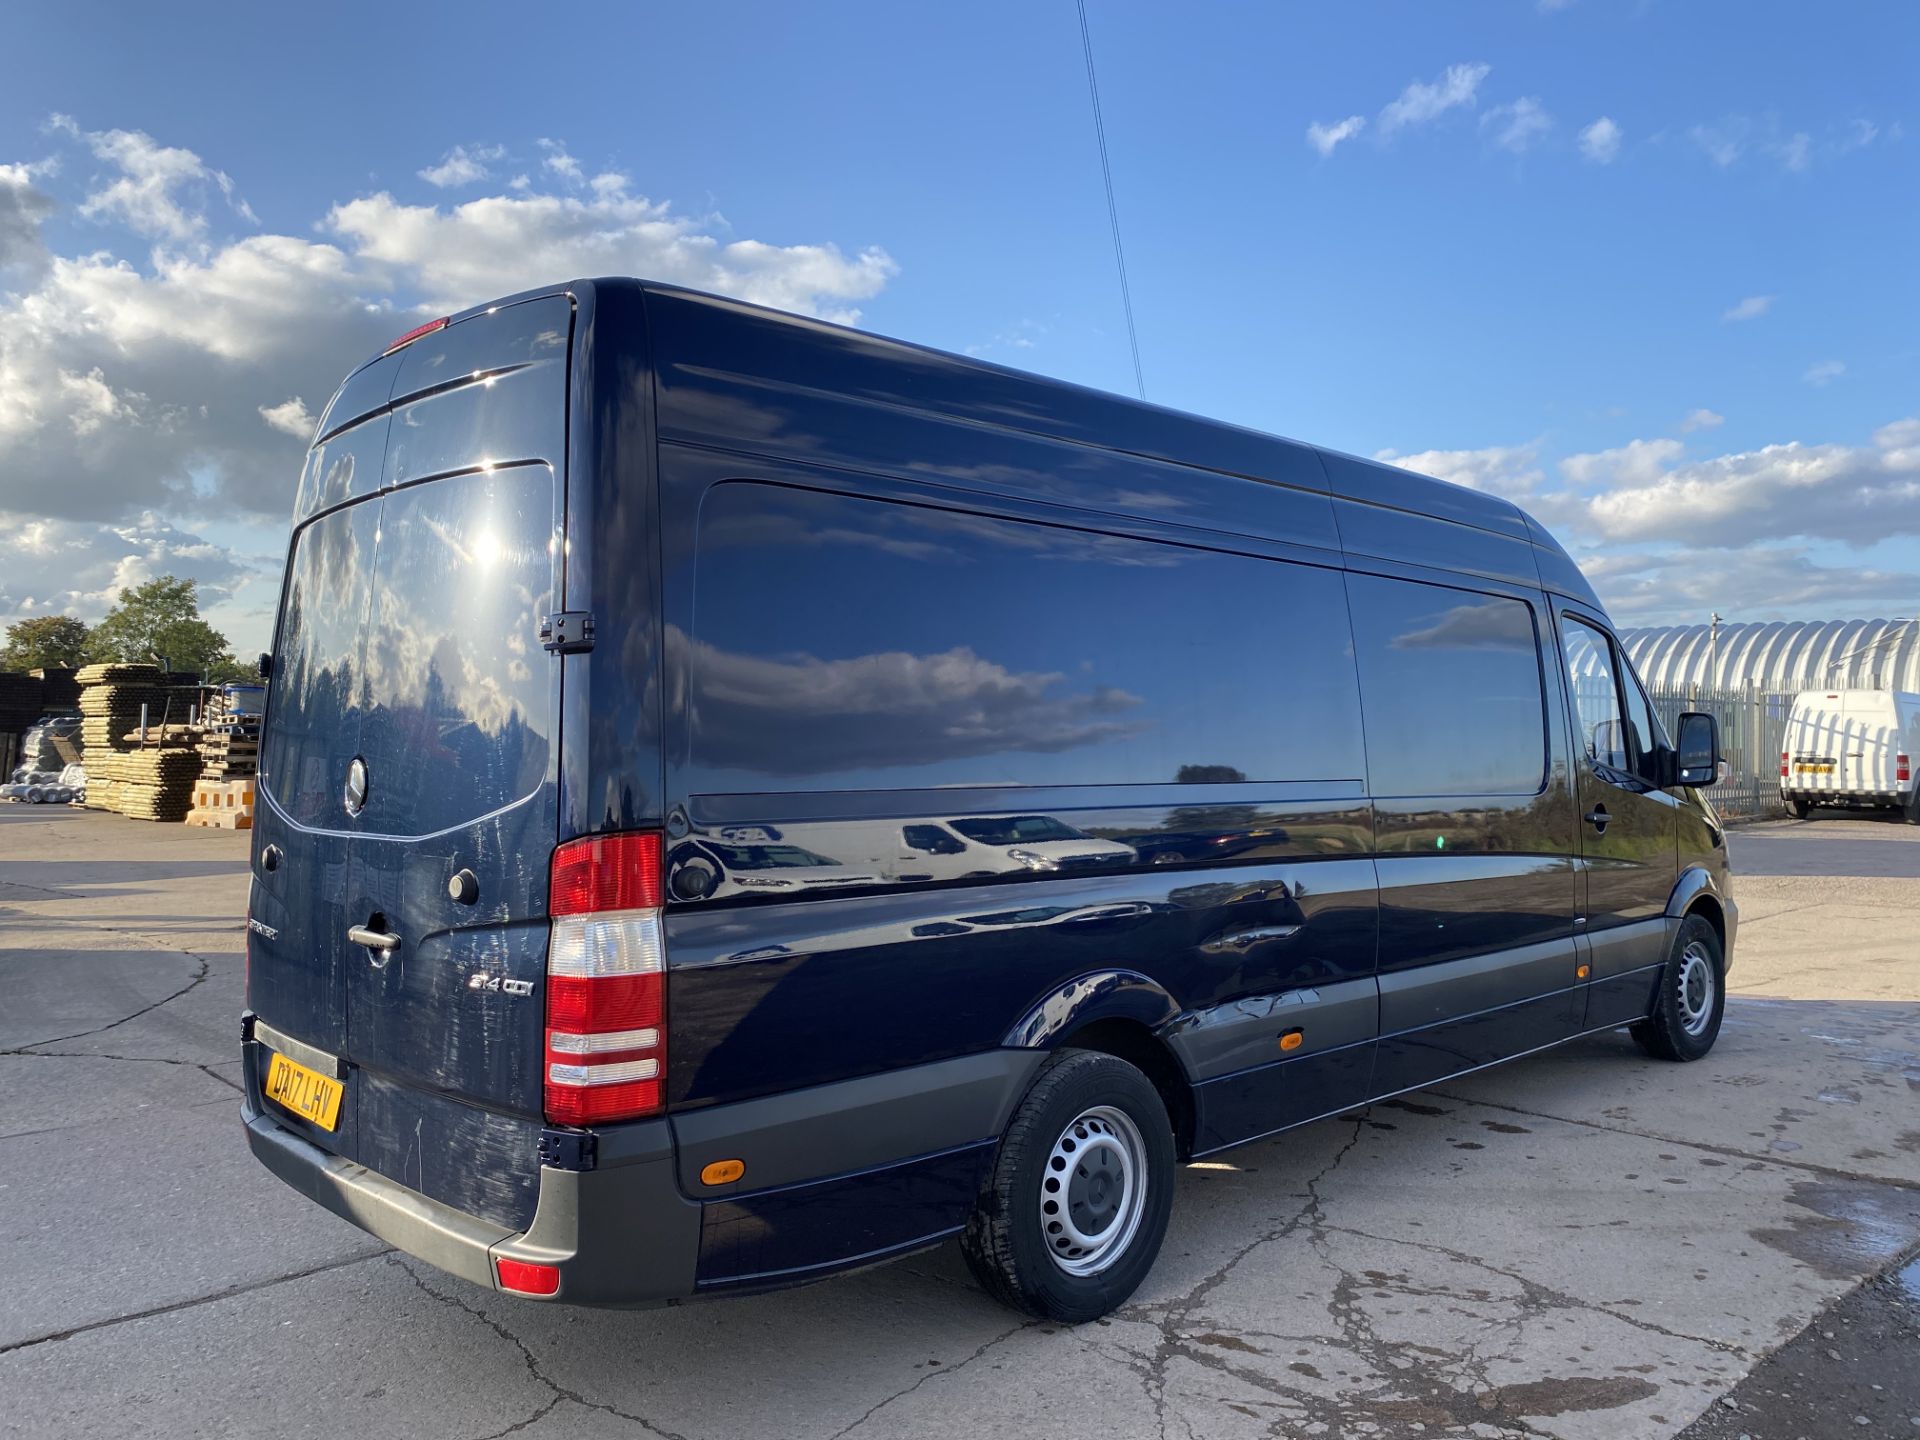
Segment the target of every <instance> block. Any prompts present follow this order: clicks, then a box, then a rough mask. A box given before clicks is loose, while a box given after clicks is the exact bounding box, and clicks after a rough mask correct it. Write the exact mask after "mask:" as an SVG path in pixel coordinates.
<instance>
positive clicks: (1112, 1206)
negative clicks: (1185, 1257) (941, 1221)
mask: <svg viewBox="0 0 1920 1440" xmlns="http://www.w3.org/2000/svg"><path fill="white" fill-rule="evenodd" d="M1175 1163H1176V1161H1175V1156H1174V1148H1173V1130H1172V1127H1171V1126H1170V1125H1169V1123H1168V1120H1167V1109H1166V1106H1165V1104H1164V1103H1162V1101H1161V1099H1160V1095H1159V1092H1158V1091H1156V1090H1155V1089H1154V1088H1153V1085H1152V1083H1151V1082H1150V1081H1149V1080H1148V1079H1147V1077H1146V1076H1145V1075H1143V1074H1141V1073H1140V1071H1138V1070H1137V1069H1135V1068H1134V1067H1133V1066H1131V1065H1129V1064H1127V1062H1126V1061H1124V1060H1119V1059H1116V1058H1115V1057H1113V1056H1111V1055H1103V1054H1099V1053H1098V1052H1095V1051H1091V1050H1065V1051H1062V1052H1060V1054H1059V1055H1058V1056H1057V1057H1056V1058H1054V1059H1053V1060H1051V1061H1049V1062H1048V1064H1047V1066H1046V1067H1045V1068H1044V1069H1043V1070H1041V1072H1040V1075H1039V1077H1038V1078H1037V1079H1036V1080H1035V1081H1034V1082H1033V1087H1032V1088H1031V1089H1030V1090H1028V1091H1027V1095H1026V1098H1025V1099H1024V1100H1022V1101H1021V1102H1020V1107H1019V1109H1017V1110H1015V1111H1014V1115H1013V1119H1012V1121H1011V1122H1010V1123H1009V1124H1008V1126H1007V1133H1006V1137H1005V1138H1004V1139H1003V1140H1002V1141H1001V1143H1000V1153H999V1156H998V1157H997V1158H996V1160H995V1162H994V1168H993V1175H992V1177H991V1178H990V1180H989V1181H988V1183H987V1187H986V1189H985V1190H984V1191H983V1192H982V1194H981V1196H980V1201H979V1204H978V1205H977V1206H976V1207H975V1209H974V1212H973V1216H972V1218H971V1219H970V1220H969V1221H968V1222H967V1229H966V1233H965V1234H964V1235H963V1236H962V1237H961V1242H960V1246H961V1251H962V1253H963V1254H965V1256H966V1258H967V1264H968V1266H969V1268H971V1269H972V1271H973V1274H974V1278H975V1279H976V1280H978V1281H979V1282H980V1285H981V1287H982V1288H983V1289H985V1290H986V1291H987V1293H988V1294H990V1295H992V1296H994V1298H996V1299H998V1300H1000V1301H1001V1302H1002V1303H1004V1304H1007V1305H1010V1306H1012V1307H1013V1308H1014V1309H1016V1310H1021V1311H1024V1312H1025V1313H1027V1314H1029V1315H1034V1316H1037V1317H1039V1318H1040V1319H1043V1320H1057V1321H1061V1322H1063V1323H1065V1324H1069V1325H1078V1324H1082V1323H1084V1322H1086V1321H1088V1320H1097V1319H1099V1318H1100V1317H1101V1316H1102V1315H1105V1314H1108V1313H1109V1312H1110V1311H1113V1310H1115V1309H1117V1308H1119V1306H1121V1305H1122V1304H1124V1303H1125V1302H1126V1299H1127V1297H1128V1296H1129V1295H1131V1294H1133V1292H1134V1290H1135V1289H1136V1288H1138V1286H1139V1284H1140V1282H1141V1281H1142V1280H1144V1279H1145V1278H1146V1275H1147V1271H1149V1270H1151V1269H1152V1268H1153V1262H1154V1259H1155V1257H1156V1256H1158V1255H1159V1253H1160V1242H1161V1240H1162V1239H1163V1238H1164V1237H1165V1235H1166V1232H1167V1216H1168V1214H1169V1213H1170V1211H1171V1209H1172V1206H1173V1177H1174V1167H1175Z"/></svg>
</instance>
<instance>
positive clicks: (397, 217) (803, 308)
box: [326, 191, 898, 322]
mask: <svg viewBox="0 0 1920 1440" xmlns="http://www.w3.org/2000/svg"><path fill="white" fill-rule="evenodd" d="M326 228H327V229H328V230H330V231H332V232H333V233H334V234H336V235H338V236H340V237H341V238H342V239H343V240H345V241H346V242H347V243H348V244H349V246H350V247H351V248H352V250H353V252H354V256H355V259H356V260H357V261H358V262H359V264H360V267H361V269H362V270H363V271H367V272H371V273H376V274H378V273H384V274H386V275H388V276H390V277H391V279H392V282H393V283H394V284H396V285H399V284H402V283H404V284H407V285H410V286H412V287H415V288H417V289H418V290H419V291H420V293H421V294H422V296H423V298H424V299H425V301H426V302H427V304H428V305H429V306H430V307H431V308H433V309H437V310H452V309H459V308H461V307H464V306H467V305H473V304H477V303H478V302H480V301H482V300H486V299H489V298H491V297H492V296H495V295H501V294H506V293H509V292H511V291H514V290H522V289H525V288H526V287H527V286H528V285H530V284H533V283H536V282H538V281H542V280H559V279H565V278H570V277H572V276H575V275H609V274H635V275H647V276H650V277H652V278H654V279H657V280H667V281H673V282H675V283H678V284H683V285H691V286H693V287H695V288H697V289H701V290H717V291H720V292H721V293H723V294H728V295H737V296H739V297H740V298H742V299H745V300H752V301H756V302H758V303H760V304H765V305H773V306H777V307H778V308H780V309H783V310H797V311H800V312H802V313H805V314H815V315H823V316H825V317H826V318H828V319H834V320H841V321H846V322H852V321H855V320H857V319H858V318H859V315H860V312H859V309H858V308H857V303H856V302H858V301H861V300H866V299H870V298H871V297H872V296H874V295H877V294H878V293H879V292H880V289H881V287H882V286H884V285H885V284H886V283H887V281H888V280H889V279H891V278H892V276H893V275H894V273H895V271H896V270H897V268H898V267H897V266H896V265H895V264H894V262H893V260H892V259H891V258H890V257H889V256H888V255H887V253H886V252H885V251H883V250H879V249H869V250H865V251H862V252H861V253H860V254H858V255H855V256H851V257H849V256H847V255H844V254H842V253H841V252H840V251H839V250H838V249H836V248H835V247H833V246H831V245H769V244H766V243H765V242H763V241H759V240H735V241H731V242H728V241H723V240H721V239H720V238H718V237H717V236H714V235H711V234H708V233H707V232H706V231H705V230H704V229H703V228H702V226H701V223H700V222H699V221H697V220H695V219H692V218H690V217H687V216H683V215H680V214H678V213H677V212H675V211H674V210H673V209H672V208H671V207H670V206H668V205H666V204H664V203H656V202H654V201H651V200H648V199H646V198H645V197H643V196H636V195H628V194H626V193H625V192H624V191H621V192H618V193H614V194H597V195H595V196H594V197H593V198H592V199H579V198H575V197H572V196H559V195H527V196H506V195H495V196H489V197H487V198H484V199H480V200H470V201H468V202H467V203H466V204H464V205H458V206H455V207H453V208H451V209H448V210H441V209H439V208H438V207H436V206H432V205H406V204H402V203H401V202H399V201H397V200H395V199H394V198H393V197H392V196H391V195H388V194H386V193H384V192H382V193H380V194H377V195H369V196H366V197H364V198H362V199H359V200H350V201H348V202H347V203H345V204H344V205H336V206H335V207H334V208H333V210H332V211H331V212H330V213H329V214H328V216H327V221H326Z"/></svg>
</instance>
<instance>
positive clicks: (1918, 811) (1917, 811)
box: [1900, 785, 1920, 825]
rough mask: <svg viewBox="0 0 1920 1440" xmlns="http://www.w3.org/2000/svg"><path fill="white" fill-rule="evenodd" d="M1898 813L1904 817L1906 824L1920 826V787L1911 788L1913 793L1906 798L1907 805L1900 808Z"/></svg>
mask: <svg viewBox="0 0 1920 1440" xmlns="http://www.w3.org/2000/svg"><path fill="white" fill-rule="evenodd" d="M1900 813H1901V814H1902V815H1904V816H1905V817H1906V821H1907V824H1909V825H1920V785H1916V786H1914V787H1913V793H1912V794H1911V795H1909V796H1907V803H1906V804H1905V805H1903V806H1901V807H1900Z"/></svg>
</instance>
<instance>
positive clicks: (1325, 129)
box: [1307, 115, 1367, 155]
mask: <svg viewBox="0 0 1920 1440" xmlns="http://www.w3.org/2000/svg"><path fill="white" fill-rule="evenodd" d="M1366 128H1367V117H1366V116H1364V115H1349V116H1347V118H1346V119H1344V120H1336V121H1334V123H1333V124H1331V125H1322V124H1321V123H1320V122H1319V121H1317V120H1316V121H1315V122H1314V123H1313V124H1311V125H1309V126H1307V143H1308V144H1309V145H1311V146H1313V148H1314V149H1316V150H1318V151H1319V152H1320V153H1321V154H1322V155H1331V154H1332V153H1333V148H1334V146H1336V145H1338V144H1339V143H1340V142H1341V141H1342V140H1351V139H1352V138H1353V137H1354V136H1356V135H1358V134H1359V133H1360V132H1361V131H1362V130H1364V129H1366Z"/></svg>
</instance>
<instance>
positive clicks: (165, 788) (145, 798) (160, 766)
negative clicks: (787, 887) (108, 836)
mask: <svg viewBox="0 0 1920 1440" xmlns="http://www.w3.org/2000/svg"><path fill="white" fill-rule="evenodd" d="M111 764H112V766H113V773H114V794H113V805H112V808H113V809H115V810H117V811H119V812H120V813H121V814H122V815H125V816H128V817H130V818H132V819H135V820H166V821H171V822H173V823H174V824H178V823H179V822H180V821H182V820H184V819H186V818H187V812H188V811H189V810H191V809H192V808H193V788H194V782H195V781H196V780H198V779H199V778H200V757H199V756H198V755H197V754H195V753H194V752H193V751H192V750H188V749H184V748H180V749H161V748H158V747H154V746H150V747H148V748H147V749H145V750H130V751H127V752H125V753H124V754H119V755H115V756H113V757H112V761H111ZM87 793H88V795H89V797H91V795H92V793H93V785H92V771H91V769H89V771H88V785H87Z"/></svg>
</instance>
